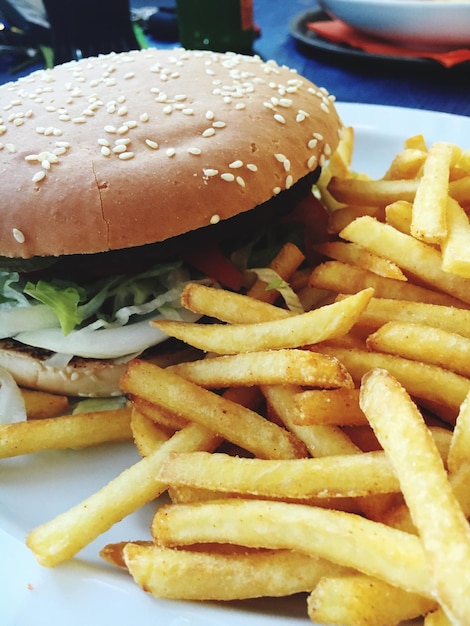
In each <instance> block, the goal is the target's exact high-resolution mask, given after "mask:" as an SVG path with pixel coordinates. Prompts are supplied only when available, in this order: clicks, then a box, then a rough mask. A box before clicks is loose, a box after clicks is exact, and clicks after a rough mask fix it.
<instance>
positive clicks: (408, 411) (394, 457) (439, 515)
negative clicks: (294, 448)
mask: <svg viewBox="0 0 470 626" xmlns="http://www.w3.org/2000/svg"><path fill="white" fill-rule="evenodd" d="M360 403H361V407H362V410H363V411H364V413H365V414H366V416H367V418H368V420H369V421H370V423H371V425H372V427H373V429H374V431H375V433H376V435H377V437H378V439H379V441H380V443H381V444H382V446H383V448H384V450H385V452H386V453H387V455H388V457H389V459H390V462H391V463H392V465H393V467H394V469H395V472H396V475H397V477H398V479H399V481H400V484H401V489H402V492H403V495H404V497H405V500H406V503H407V505H408V508H409V509H410V513H411V517H412V519H413V522H414V524H415V526H416V528H417V529H418V532H419V535H420V538H421V540H422V543H423V547H424V551H425V555H426V561H427V563H428V566H429V568H430V576H431V580H432V583H431V584H432V585H433V588H434V589H435V593H436V597H437V599H438V600H439V604H440V605H441V607H442V608H443V609H444V611H445V613H446V615H447V616H448V617H449V618H450V619H451V621H453V622H456V623H461V624H464V623H465V622H466V620H467V619H468V616H469V615H470V570H469V569H468V563H469V562H470V529H469V526H468V523H467V520H466V519H465V516H464V514H463V512H462V509H461V508H460V506H459V504H458V502H457V500H456V498H455V495H454V493H453V491H452V488H451V485H450V483H449V481H448V478H447V474H446V471H445V469H444V466H443V463H442V460H441V457H440V455H439V452H438V450H437V448H436V447H435V444H434V442H433V439H432V437H431V434H430V432H429V430H428V429H427V427H426V425H425V423H424V420H423V419H422V416H421V415H420V413H419V411H418V409H417V408H416V406H415V405H414V404H413V402H412V401H411V399H410V397H409V395H408V394H407V393H406V391H405V389H404V388H403V387H401V385H399V383H398V382H397V381H396V380H395V379H394V378H393V377H392V376H391V375H390V374H389V373H388V372H386V371H384V370H380V369H376V370H373V371H371V372H369V373H368V374H367V375H366V376H365V377H364V379H363V382H362V385H361V396H360ZM387 408H388V410H387ZM450 555H451V556H450Z"/></svg>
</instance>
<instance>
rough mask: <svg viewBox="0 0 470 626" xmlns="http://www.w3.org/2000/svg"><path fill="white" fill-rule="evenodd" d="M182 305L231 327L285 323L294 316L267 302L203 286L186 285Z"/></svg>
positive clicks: (196, 284) (195, 284) (198, 284)
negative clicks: (286, 319) (273, 321)
mask: <svg viewBox="0 0 470 626" xmlns="http://www.w3.org/2000/svg"><path fill="white" fill-rule="evenodd" d="M181 304H182V305H183V306H184V307H185V308H186V309H189V310H190V311H192V312H193V313H199V314H200V315H206V316H208V317H213V318H215V319H218V320H220V321H221V322H228V323H230V324H252V323H255V322H265V321H267V320H277V319H285V318H286V317H290V316H291V315H292V313H290V312H289V311H287V310H285V309H282V308H280V307H278V306H274V305H272V304H269V303H267V302H260V301H259V300H255V298H249V297H248V296H244V295H242V294H239V293H234V292H232V291H226V290H225V289H216V288H215V287H207V286H206V285H202V284H200V283H189V284H188V285H186V287H185V288H184V289H183V292H182V294H181Z"/></svg>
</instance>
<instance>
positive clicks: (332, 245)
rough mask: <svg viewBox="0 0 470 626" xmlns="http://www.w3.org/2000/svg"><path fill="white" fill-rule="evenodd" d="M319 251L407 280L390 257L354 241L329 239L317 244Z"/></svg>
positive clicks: (349, 262)
mask: <svg viewBox="0 0 470 626" xmlns="http://www.w3.org/2000/svg"><path fill="white" fill-rule="evenodd" d="M316 250H317V252H320V253H321V254H323V255H325V256H328V257H330V258H331V259H335V260H337V261H341V262H342V263H348V264H350V265H355V266H357V267H362V268H363V269H365V270H368V271H370V272H373V273H374V274H378V275H379V276H385V277H386V278H394V279H396V280H404V281H406V280H407V279H406V276H405V275H404V274H403V272H402V271H401V269H400V268H399V267H398V266H397V265H396V264H395V263H391V262H390V261H389V260H388V259H385V258H384V257H381V256H379V255H377V254H372V253H371V252H369V251H368V250H364V248H361V246H357V245H356V244H353V243H344V242H343V241H329V242H326V243H323V244H320V245H318V246H316Z"/></svg>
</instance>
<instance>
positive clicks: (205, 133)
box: [202, 128, 215, 137]
mask: <svg viewBox="0 0 470 626" xmlns="http://www.w3.org/2000/svg"><path fill="white" fill-rule="evenodd" d="M214 135H215V128H206V129H205V130H203V131H202V136H203V137H213V136H214Z"/></svg>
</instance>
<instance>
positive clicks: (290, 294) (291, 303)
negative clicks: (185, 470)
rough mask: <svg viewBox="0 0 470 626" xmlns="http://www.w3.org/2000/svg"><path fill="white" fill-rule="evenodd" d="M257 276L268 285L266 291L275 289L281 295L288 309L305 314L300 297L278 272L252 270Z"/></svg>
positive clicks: (269, 269) (266, 269) (264, 268)
mask: <svg viewBox="0 0 470 626" xmlns="http://www.w3.org/2000/svg"><path fill="white" fill-rule="evenodd" d="M251 271H252V272H254V273H255V274H256V276H257V277H258V278H259V279H260V280H262V281H263V282H265V283H266V291H270V290H271V289H275V290H276V291H278V292H279V293H280V295H281V296H282V298H283V299H284V302H285V303H286V305H287V308H288V309H289V310H290V311H293V312H294V313H303V312H304V309H303V306H302V303H301V302H300V300H299V297H298V295H297V294H296V293H295V291H294V290H293V289H292V287H291V286H290V285H289V283H288V282H286V281H285V280H283V279H282V278H281V277H280V276H279V274H278V273H277V272H275V271H274V270H272V269H271V268H269V267H263V268H256V269H252V270H251Z"/></svg>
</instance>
